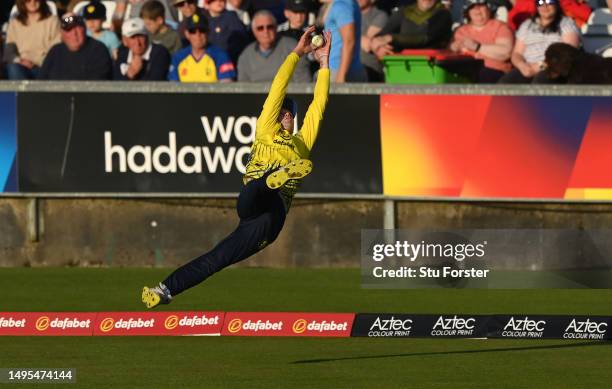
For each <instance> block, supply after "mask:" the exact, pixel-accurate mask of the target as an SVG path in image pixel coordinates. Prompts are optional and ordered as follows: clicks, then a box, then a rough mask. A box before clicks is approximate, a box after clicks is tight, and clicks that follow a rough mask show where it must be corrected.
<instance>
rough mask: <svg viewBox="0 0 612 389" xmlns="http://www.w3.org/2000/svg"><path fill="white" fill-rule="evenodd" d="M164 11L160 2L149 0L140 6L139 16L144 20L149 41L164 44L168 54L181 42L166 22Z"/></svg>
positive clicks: (179, 47) (176, 48) (178, 48)
mask: <svg viewBox="0 0 612 389" xmlns="http://www.w3.org/2000/svg"><path fill="white" fill-rule="evenodd" d="M165 12H166V10H165V8H164V6H163V5H162V3H160V2H159V1H157V0H150V1H147V2H146V3H145V5H143V6H142V11H140V17H141V18H142V19H143V20H144V24H145V27H146V28H147V31H148V32H149V39H150V40H151V42H153V43H157V44H159V45H162V46H164V47H165V48H166V50H168V51H169V52H170V54H172V55H174V53H176V52H177V51H179V50H180V49H181V48H182V47H183V44H182V43H181V37H180V36H179V34H178V32H176V31H175V30H173V29H172V28H170V26H168V25H167V24H166V15H165Z"/></svg>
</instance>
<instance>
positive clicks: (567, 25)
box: [500, 0, 580, 83]
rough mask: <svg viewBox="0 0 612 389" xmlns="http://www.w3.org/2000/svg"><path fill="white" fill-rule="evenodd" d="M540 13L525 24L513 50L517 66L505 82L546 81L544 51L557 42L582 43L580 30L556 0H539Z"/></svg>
mask: <svg viewBox="0 0 612 389" xmlns="http://www.w3.org/2000/svg"><path fill="white" fill-rule="evenodd" d="M537 1H538V13H537V15H536V16H534V17H533V18H531V19H529V20H527V21H526V22H525V23H523V24H522V25H521V27H520V28H519V30H518V31H517V33H516V43H515V45H514V50H513V51H512V64H513V65H514V69H512V70H511V71H510V72H509V73H507V74H506V75H504V76H503V77H502V78H501V79H500V82H501V83H528V82H531V81H534V82H546V77H545V75H544V74H542V72H541V70H542V69H543V63H544V53H545V52H546V49H547V48H548V46H550V45H551V44H553V43H555V42H564V43H567V44H569V45H571V46H574V47H578V46H579V45H580V32H579V31H578V28H577V27H576V24H575V23H574V21H573V20H572V19H570V18H568V17H567V16H564V15H563V11H562V10H561V7H560V5H559V3H558V2H557V1H556V0H537Z"/></svg>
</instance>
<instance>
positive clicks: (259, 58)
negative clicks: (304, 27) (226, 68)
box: [238, 10, 312, 82]
mask: <svg viewBox="0 0 612 389" xmlns="http://www.w3.org/2000/svg"><path fill="white" fill-rule="evenodd" d="M251 27H252V29H253V34H254V35H255V40H256V41H255V42H253V43H251V44H250V45H248V46H247V47H246V48H245V49H244V51H243V52H242V54H241V55H240V58H238V81H260V82H261V81H272V79H273V78H274V76H275V75H276V71H277V70H278V68H279V67H280V65H281V64H282V63H283V61H284V60H285V58H286V57H287V55H289V53H291V51H292V50H293V48H294V47H295V45H296V44H297V43H296V41H295V39H293V38H289V37H285V36H279V35H278V33H277V32H276V29H277V25H276V20H275V19H274V15H272V13H271V12H269V11H265V10H264V11H258V12H257V13H256V14H255V15H253V22H252V23H251ZM293 81H295V82H311V81H312V77H311V75H310V70H309V64H308V61H307V60H306V58H304V57H303V58H301V59H300V61H299V62H298V65H297V67H296V69H295V72H294V73H293Z"/></svg>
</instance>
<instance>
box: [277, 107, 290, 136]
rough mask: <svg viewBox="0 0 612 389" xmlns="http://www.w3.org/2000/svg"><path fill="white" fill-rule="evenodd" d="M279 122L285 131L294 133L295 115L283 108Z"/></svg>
mask: <svg viewBox="0 0 612 389" xmlns="http://www.w3.org/2000/svg"><path fill="white" fill-rule="evenodd" d="M278 121H279V123H280V124H281V126H282V127H283V129H284V130H285V131H289V132H290V133H293V114H292V113H291V112H290V111H289V110H287V109H285V108H281V111H280V114H279V115H278Z"/></svg>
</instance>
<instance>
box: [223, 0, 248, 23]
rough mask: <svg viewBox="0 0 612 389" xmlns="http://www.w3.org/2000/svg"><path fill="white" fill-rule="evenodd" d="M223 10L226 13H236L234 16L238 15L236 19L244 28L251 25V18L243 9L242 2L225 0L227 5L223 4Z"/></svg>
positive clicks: (240, 0) (239, 0)
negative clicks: (226, 11)
mask: <svg viewBox="0 0 612 389" xmlns="http://www.w3.org/2000/svg"><path fill="white" fill-rule="evenodd" d="M225 9H226V10H228V11H234V12H236V15H238V19H240V21H241V22H242V23H243V24H244V25H245V26H248V25H250V24H251V16H250V15H249V13H248V12H247V11H246V10H245V9H244V8H243V1H242V0H227V4H225Z"/></svg>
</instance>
